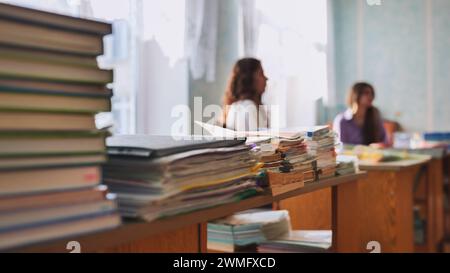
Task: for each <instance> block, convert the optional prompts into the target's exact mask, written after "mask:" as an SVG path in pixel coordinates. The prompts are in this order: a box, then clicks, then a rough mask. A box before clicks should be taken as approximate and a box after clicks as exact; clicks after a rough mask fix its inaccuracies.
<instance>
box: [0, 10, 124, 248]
mask: <svg viewBox="0 0 450 273" xmlns="http://www.w3.org/2000/svg"><path fill="white" fill-rule="evenodd" d="M109 33H111V25H109V24H106V23H102V22H96V21H89V20H83V19H79V18H73V17H68V16H62V15H57V14H52V13H47V12H42V11H38V10H32V9H27V8H21V7H16V6H11V5H6V4H0V249H7V248H15V247H19V246H23V245H27V244H32V243H37V242H40V241H43V240H49V239H55V238H60V237H66V236H71V235H76V234H82V233H86V232H93V231H98V230H102V229H106V228H112V227H115V226H117V225H119V224H120V217H119V215H118V213H117V212H116V204H115V201H114V200H112V199H113V198H112V196H111V195H109V194H107V190H106V188H105V187H102V186H99V185H100V182H101V179H102V171H101V166H100V165H101V164H102V163H104V162H105V161H106V155H105V137H106V134H105V133H104V132H102V131H99V130H97V129H96V125H95V114H96V113H98V112H107V111H110V98H111V94H112V92H111V90H109V89H108V88H107V87H106V85H107V84H108V83H110V82H112V80H113V74H112V71H107V70H101V69H99V68H98V66H97V61H96V57H97V56H99V55H101V54H103V36H104V35H107V34H109Z"/></svg>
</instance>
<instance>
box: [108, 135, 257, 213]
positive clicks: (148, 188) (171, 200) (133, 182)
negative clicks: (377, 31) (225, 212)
mask: <svg viewBox="0 0 450 273" xmlns="http://www.w3.org/2000/svg"><path fill="white" fill-rule="evenodd" d="M138 138H139V139H140V141H142V136H139V137H138ZM146 138H147V139H146V140H145V142H148V143H152V139H153V138H154V136H147V137H146ZM157 138H158V141H161V137H160V136H158V137H157ZM167 138H171V137H167ZM132 139H133V137H130V136H128V137H127V141H128V142H129V143H128V144H126V145H128V147H130V146H133V147H136V145H137V144H135V143H134V142H133V141H132ZM171 141H173V140H168V142H167V143H170V142H171ZM208 141H209V140H208ZM117 142H118V141H115V140H113V141H111V142H110V143H117ZM243 142H244V141H241V142H235V140H222V142H221V144H218V143H209V144H208V143H207V144H206V146H205V145H203V146H202V147H203V148H198V146H196V147H190V149H191V150H187V149H188V148H186V147H185V146H183V145H179V144H178V143H175V145H176V146H177V148H178V149H179V147H181V150H180V151H182V152H178V153H172V154H170V155H167V156H162V157H156V158H155V157H154V156H152V155H149V156H148V157H143V156H141V155H139V156H132V155H118V154H116V153H115V152H113V153H112V154H111V156H110V161H109V162H108V164H106V166H105V167H104V171H105V174H104V181H105V183H106V184H107V185H108V186H109V187H110V190H111V191H112V192H114V193H116V194H117V199H118V202H119V211H120V212H121V213H122V215H124V216H127V217H137V218H142V219H145V220H147V221H152V220H155V219H158V218H162V217H167V216H172V215H176V214H180V213H185V212H191V211H195V210H198V209H203V208H207V207H212V206H217V205H220V204H225V203H229V202H234V201H239V200H242V199H245V198H247V197H249V196H253V195H255V194H257V193H258V192H259V191H260V190H261V189H260V187H259V186H258V182H257V179H256V175H257V174H258V170H259V168H260V165H259V164H258V154H257V153H255V151H253V150H252V148H251V147H249V146H246V145H243V144H242V143H243ZM122 145H125V144H124V142H122ZM184 145H185V144H184ZM208 145H214V147H216V148H204V147H208ZM217 145H219V146H222V147H217ZM233 145H234V146H233ZM165 146H166V149H172V147H170V144H165ZM116 148H117V147H114V149H116ZM119 148H120V147H119ZM137 148H142V147H137ZM108 149H109V148H108ZM186 150H187V151H186Z"/></svg>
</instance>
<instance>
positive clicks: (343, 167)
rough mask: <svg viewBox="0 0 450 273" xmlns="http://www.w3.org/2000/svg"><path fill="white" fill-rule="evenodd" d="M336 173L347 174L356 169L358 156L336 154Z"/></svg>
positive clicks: (354, 171)
mask: <svg viewBox="0 0 450 273" xmlns="http://www.w3.org/2000/svg"><path fill="white" fill-rule="evenodd" d="M336 161H337V166H336V174H337V175H347V174H354V173H356V172H357V171H358V164H357V163H358V158H357V157H356V156H350V155H338V156H337V158H336Z"/></svg>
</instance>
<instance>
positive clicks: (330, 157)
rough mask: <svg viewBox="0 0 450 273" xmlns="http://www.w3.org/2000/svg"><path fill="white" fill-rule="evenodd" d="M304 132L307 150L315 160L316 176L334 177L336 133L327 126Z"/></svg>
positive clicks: (322, 177) (320, 177) (319, 177)
mask: <svg viewBox="0 0 450 273" xmlns="http://www.w3.org/2000/svg"><path fill="white" fill-rule="evenodd" d="M306 133H307V135H306V137H307V141H306V143H307V146H308V152H309V154H310V155H311V156H314V157H315V158H316V161H317V178H318V179H324V178H329V177H334V176H335V175H336V151H335V140H336V133H334V132H333V131H332V130H331V129H330V128H329V127H328V126H324V127H317V128H316V129H315V130H311V131H308V132H306Z"/></svg>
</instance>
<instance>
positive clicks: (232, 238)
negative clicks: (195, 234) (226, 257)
mask: <svg viewBox="0 0 450 273" xmlns="http://www.w3.org/2000/svg"><path fill="white" fill-rule="evenodd" d="M290 229H291V226H290V220H289V213H288V211H285V210H280V211H248V212H242V213H238V214H235V215H232V216H229V217H227V218H224V219H220V220H216V221H214V222H210V223H208V250H209V251H219V252H240V251H251V250H252V249H253V250H255V248H256V245H257V244H259V243H261V242H265V241H267V240H273V239H275V238H279V237H281V236H284V235H286V234H289V232H290Z"/></svg>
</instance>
